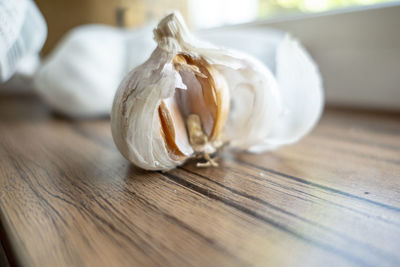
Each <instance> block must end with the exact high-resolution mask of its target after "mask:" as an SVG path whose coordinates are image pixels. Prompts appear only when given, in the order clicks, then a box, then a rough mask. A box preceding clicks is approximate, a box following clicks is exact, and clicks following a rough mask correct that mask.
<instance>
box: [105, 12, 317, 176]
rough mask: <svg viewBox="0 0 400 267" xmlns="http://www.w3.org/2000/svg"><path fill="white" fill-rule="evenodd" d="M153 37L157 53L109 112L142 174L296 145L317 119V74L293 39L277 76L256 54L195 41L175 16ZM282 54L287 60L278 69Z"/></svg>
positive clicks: (127, 82)
mask: <svg viewBox="0 0 400 267" xmlns="http://www.w3.org/2000/svg"><path fill="white" fill-rule="evenodd" d="M154 37H155V40H156V41H157V43H158V46H157V48H156V49H155V50H154V52H153V54H152V55H151V57H150V58H149V59H148V60H147V61H146V62H145V63H144V64H142V65H140V66H138V67H136V68H135V69H134V70H132V71H131V72H130V73H129V74H128V75H127V76H126V77H125V79H124V80H123V81H122V83H121V85H120V86H119V89H118V90H117V93H116V95H115V98H114V103H113V109H112V113H111V129H112V134H113V138H114V141H115V143H116V145H117V147H118V149H119V150H120V152H121V153H122V154H123V155H124V156H125V157H126V158H127V159H128V160H130V161H131V162H132V163H134V164H135V165H137V166H139V167H141V168H143V169H148V170H168V169H171V168H174V167H176V166H178V165H180V164H182V163H183V162H185V160H187V159H188V158H192V157H196V156H201V157H203V158H204V159H205V160H207V163H206V164H208V165H216V163H215V161H214V160H213V159H212V158H211V155H212V154H213V153H215V152H216V151H218V150H219V149H220V148H221V147H222V146H223V144H229V147H230V148H232V149H237V150H248V151H253V152H262V151H265V150H268V149H274V148H276V147H278V146H280V145H284V144H288V143H292V142H294V141H296V140H298V139H299V138H300V137H302V136H303V135H304V134H306V133H307V132H308V131H309V130H310V129H311V128H312V127H313V125H314V124H315V123H316V121H317V120H318V118H319V116H320V113H321V109H322V105H323V98H322V87H321V80H320V76H319V73H318V71H317V68H316V66H315V65H314V63H313V62H312V61H311V59H310V58H309V57H308V56H307V55H306V54H305V53H304V52H303V50H302V49H301V48H300V47H299V46H298V44H297V42H295V41H293V40H291V39H290V38H289V37H288V38H286V39H285V40H284V41H283V42H282V44H280V45H279V47H278V53H277V66H276V75H275V76H274V75H273V74H272V73H271V72H270V70H269V69H268V68H267V67H266V66H265V65H263V64H262V63H260V62H259V61H258V60H256V59H254V58H252V57H251V56H248V55H245V54H242V53H239V52H236V51H230V50H225V49H219V48H217V47H214V46H212V45H210V44H208V43H204V42H201V41H199V40H196V39H195V38H194V37H193V36H192V35H191V34H190V33H189V31H188V30H187V28H186V26H185V24H184V22H183V20H182V19H181V17H180V15H179V14H177V13H172V14H170V15H168V16H167V17H165V18H164V19H163V20H161V22H160V23H159V25H158V26H157V28H156V29H155V30H154ZM293 48H294V49H293ZM288 50H289V51H292V52H291V53H288V54H287V53H286V52H288ZM281 57H289V58H290V59H289V60H287V63H285V64H281V63H280V62H281V61H280V59H281ZM303 66H305V67H304V68H303ZM302 75H308V76H311V79H307V80H306V81H302V79H303V77H302ZM307 78H309V77H307ZM288 79H294V80H291V81H288ZM310 81H311V82H310ZM303 94H310V95H307V96H303ZM296 98H298V99H296Z"/></svg>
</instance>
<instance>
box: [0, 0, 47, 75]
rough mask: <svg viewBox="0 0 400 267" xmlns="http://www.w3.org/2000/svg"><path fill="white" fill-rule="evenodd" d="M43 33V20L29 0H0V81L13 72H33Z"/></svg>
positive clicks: (29, 73) (42, 40) (45, 29)
mask: <svg viewBox="0 0 400 267" xmlns="http://www.w3.org/2000/svg"><path fill="white" fill-rule="evenodd" d="M46 36H47V28H46V22H45V20H44V18H43V16H42V14H41V13H40V11H39V9H38V8H37V7H36V5H35V3H34V2H33V1H31V0H0V83H2V82H5V81H7V80H8V79H10V77H11V76H12V75H13V74H14V73H15V72H20V73H21V74H22V75H32V74H33V72H34V71H35V69H36V67H37V66H38V63H39V61H38V53H39V51H40V49H41V48H42V46H43V44H44V41H45V40H46Z"/></svg>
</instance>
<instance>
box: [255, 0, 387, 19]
mask: <svg viewBox="0 0 400 267" xmlns="http://www.w3.org/2000/svg"><path fill="white" fill-rule="evenodd" d="M382 2H390V0H259V5H260V8H259V14H258V15H259V17H264V18H265V17H271V16H274V15H282V14H290V13H298V12H322V11H327V10H331V9H335V8H343V7H349V6H355V5H370V4H375V3H382Z"/></svg>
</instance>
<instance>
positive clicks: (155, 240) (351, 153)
mask: <svg viewBox="0 0 400 267" xmlns="http://www.w3.org/2000/svg"><path fill="white" fill-rule="evenodd" d="M0 212H1V241H2V244H3V247H4V249H5V252H6V255H7V258H8V260H9V261H10V263H11V265H21V266H266V265H268V264H270V265H271V266H282V265H285V266H287V265H291V266H310V265H312V266H327V265H329V266H348V265H349V266H396V265H397V266H399V265H400V116H399V114H389V113H386V114H385V113H381V114H379V113H369V112H358V111H349V110H338V109H336V110H335V109H333V110H327V111H326V112H325V114H324V116H323V118H322V120H321V122H320V123H319V125H318V127H317V128H316V129H315V130H314V131H313V132H312V134H311V135H309V136H308V137H307V138H305V139H303V140H302V141H301V142H300V143H298V144H296V145H293V146H290V147H284V148H281V149H279V150H277V151H275V152H271V153H266V154H262V155H249V154H238V155H225V158H224V159H223V161H221V166H220V167H219V168H207V169H199V168H196V167H195V165H194V163H193V162H191V163H188V164H186V165H185V166H183V167H180V168H177V169H175V170H173V171H170V172H167V173H161V172H147V171H143V170H140V169H138V168H135V167H133V166H132V165H131V164H130V163H129V162H127V161H126V160H125V159H124V158H123V157H122V156H121V155H120V153H119V152H118V150H117V149H116V147H115V145H114V143H113V141H112V138H111V134H110V129H109V122H108V119H102V120H86V121H73V120H68V119H64V118H60V117H57V116H54V115H53V114H52V113H51V112H50V111H49V109H48V108H46V106H45V105H44V104H43V103H42V102H40V101H39V100H38V99H37V98H34V97H4V96H3V97H1V98H0Z"/></svg>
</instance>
